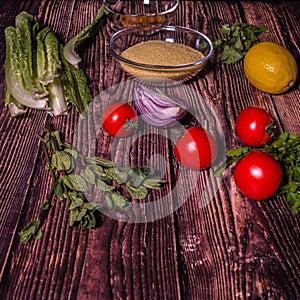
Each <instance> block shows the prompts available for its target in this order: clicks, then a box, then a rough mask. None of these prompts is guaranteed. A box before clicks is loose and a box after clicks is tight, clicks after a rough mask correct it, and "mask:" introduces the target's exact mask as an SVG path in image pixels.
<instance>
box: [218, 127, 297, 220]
mask: <svg viewBox="0 0 300 300" xmlns="http://www.w3.org/2000/svg"><path fill="white" fill-rule="evenodd" d="M254 150H260V151H263V152H265V153H268V154H270V155H271V156H273V157H274V158H275V159H276V160H277V161H278V162H279V163H280V164H281V165H282V167H283V171H284V176H283V182H282V185H281V188H280V190H279V192H278V193H279V194H280V195H285V196H286V201H287V202H288V203H289V204H290V205H291V213H292V214H293V215H295V214H298V213H299V212H300V136H298V135H294V134H291V133H288V132H285V133H282V134H280V135H278V136H277V137H276V139H274V140H273V141H272V142H271V143H269V144H266V145H264V146H263V147H261V148H255V149H254ZM250 151H252V149H251V148H247V147H242V148H236V149H232V150H229V151H228V152H227V159H226V161H225V162H224V163H223V164H222V166H221V167H219V168H218V169H217V170H216V171H215V176H217V177H218V176H221V174H222V172H223V171H224V170H225V169H226V168H228V167H229V166H230V165H232V164H233V163H235V162H237V161H239V160H240V159H241V158H242V157H244V156H245V155H246V154H247V153H249V152H250Z"/></svg>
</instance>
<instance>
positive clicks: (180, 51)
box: [110, 25, 213, 81]
mask: <svg viewBox="0 0 300 300" xmlns="http://www.w3.org/2000/svg"><path fill="white" fill-rule="evenodd" d="M110 51H111V53H112V55H113V56H114V57H115V58H116V59H117V61H118V62H119V63H120V65H121V67H122V69H123V70H124V71H126V72H127V73H129V74H131V75H132V76H133V77H136V78H149V79H150V78H151V79H154V78H164V79H170V80H176V81H186V80H188V79H190V78H191V77H193V76H195V75H196V74H197V73H199V72H200V71H201V70H202V69H203V68H204V66H205V65H206V64H207V62H208V60H209V58H210V56H211V54H212V51H213V44H212V42H211V40H210V39H209V38H208V37H207V36H206V35H204V34H203V33H201V32H198V31H196V30H194V29H190V28H186V27H181V26H156V25H144V26H134V27H128V28H124V29H122V30H120V31H118V32H117V33H115V34H114V35H113V36H112V37H111V39H110Z"/></svg>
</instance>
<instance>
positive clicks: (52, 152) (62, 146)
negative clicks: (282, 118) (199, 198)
mask: <svg viewBox="0 0 300 300" xmlns="http://www.w3.org/2000/svg"><path fill="white" fill-rule="evenodd" d="M40 139H41V140H42V145H43V149H44V154H45V157H46V160H47V164H46V169H47V170H49V172H50V174H51V177H52V187H51V190H50V192H49V194H48V196H47V198H46V200H45V201H44V202H43V203H42V204H41V206H40V216H39V219H38V220H35V221H30V222H29V223H28V224H27V225H26V226H25V228H24V229H23V230H22V231H21V232H20V233H19V235H20V237H21V241H22V242H23V243H27V242H29V241H30V240H31V239H32V238H34V239H39V238H40V237H41V236H42V230H41V226H42V222H43V221H44V219H45V217H46V214H47V212H48V211H49V209H50V207H51V200H52V198H53V196H54V194H55V195H56V196H57V197H58V198H59V199H60V200H61V201H67V202H68V209H69V213H70V226H74V225H77V224H79V225H81V226H82V227H85V228H88V229H90V228H94V227H96V225H97V220H96V216H95V214H96V212H97V210H98V209H100V208H104V209H108V210H112V209H116V208H126V207H130V206H131V201H130V199H129V198H135V199H144V198H146V196H147V195H148V193H149V190H150V189H154V190H159V189H161V187H162V185H163V184H164V183H165V181H164V180H161V179H157V178H154V177H153V176H154V173H155V172H154V170H153V169H152V168H150V167H147V166H146V167H138V166H136V167H134V168H130V167H115V166H114V164H113V162H112V161H111V160H108V159H105V158H102V157H86V156H83V155H82V154H81V153H79V152H78V151H76V150H75V149H73V148H72V146H71V145H70V144H69V143H68V142H65V141H63V140H62V139H61V136H60V134H59V132H58V131H51V132H47V133H46V134H45V136H44V137H43V138H42V137H40ZM77 167H78V168H77ZM77 169H80V171H79V173H77V172H76V171H77ZM93 187H97V189H99V190H100V191H102V192H103V194H104V198H105V205H104V204H103V203H97V204H92V203H90V202H88V201H87V199H86V196H85V195H87V193H89V191H91V190H92V189H93ZM124 189H126V190H127V192H128V194H129V196H130V197H129V198H128V197H126V196H125V195H123V193H122V191H123V190H124ZM104 206H105V207H104Z"/></svg>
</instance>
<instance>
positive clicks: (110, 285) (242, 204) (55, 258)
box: [0, 0, 300, 300]
mask: <svg viewBox="0 0 300 300" xmlns="http://www.w3.org/2000/svg"><path fill="white" fill-rule="evenodd" d="M100 5H101V3H99V2H98V1H96V0H81V1H75V0H74V1H68V0H59V1H58V0H28V1H25V0H23V1H22V0H19V1H12V0H7V1H3V0H2V1H1V5H0V29H1V31H0V41H1V44H0V45H1V51H0V91H1V96H0V100H1V101H0V110H1V114H0V201H1V205H0V237H1V239H0V241H1V242H0V275H1V285H0V288H1V290H0V298H1V299H172V300H173V299H174V300H175V299H288V300H290V299H300V278H299V274H300V264H299V254H300V243H299V240H300V235H299V230H300V226H299V225H300V219H299V216H296V217H295V216H292V215H291V213H290V210H289V205H288V204H287V203H286V202H285V200H284V197H274V198H273V199H271V200H269V201H263V202H253V201H250V200H247V199H246V198H244V197H243V196H242V195H241V194H240V193H239V192H238V191H237V189H236V187H235V185H234V183H233V180H232V176H231V173H230V171H228V172H227V173H226V174H225V176H224V177H223V179H222V182H221V186H220V188H219V190H218V191H217V193H216V195H215V197H214V198H213V200H212V201H210V202H209V203H208V205H206V206H204V207H200V206H199V203H198V201H197V200H198V199H199V197H200V196H201V195H200V194H201V186H202V185H204V184H207V180H210V178H208V177H207V172H203V173H201V175H199V176H198V177H197V176H196V175H195V173H193V171H187V173H186V174H187V176H188V177H186V179H182V180H183V183H182V186H183V191H184V186H185V185H189V184H190V185H193V184H195V182H193V180H199V182H198V183H197V182H196V184H197V186H198V188H196V189H195V190H194V192H193V193H192V195H191V197H190V198H189V199H188V201H186V202H185V203H184V204H183V205H182V206H181V207H180V208H179V209H177V210H176V211H175V212H174V213H172V214H171V215H168V216H167V217H165V218H162V219H160V220H157V221H153V222H148V223H140V224H135V223H125V222H120V221H117V220H115V219H113V218H110V217H107V216H105V215H102V216H101V225H100V226H99V227H98V228H96V229H93V230H90V231H88V230H86V229H82V228H80V227H73V228H72V227H69V225H68V222H69V219H68V209H67V207H66V203H63V202H62V203H61V202H59V201H58V200H57V199H56V200H55V201H54V202H53V203H54V205H53V207H52V208H51V210H50V213H49V218H48V219H47V221H46V223H45V224H44V226H43V231H44V235H43V237H42V239H40V240H39V241H37V242H36V241H33V242H30V243H28V244H26V245H23V244H21V243H20V239H19V236H18V232H19V231H20V230H21V229H22V228H23V226H24V225H25V224H26V223H27V222H28V221H29V220H31V219H34V218H36V217H37V215H38V209H39V205H40V203H41V202H42V201H43V199H44V198H45V197H46V195H47V192H48V190H49V187H50V184H51V179H50V176H49V174H48V173H47V171H46V170H45V169H44V165H45V161H44V156H43V152H42V148H41V143H40V141H39V140H38V138H37V137H36V134H40V135H41V134H42V133H43V129H44V126H45V124H46V121H47V120H48V121H49V120H50V119H51V117H50V116H49V115H47V114H46V113H44V112H40V111H34V110H30V111H29V112H28V113H27V114H26V115H25V116H22V117H19V118H11V117H10V115H9V113H8V111H7V109H6V107H4V104H3V98H4V93H3V90H4V68H3V66H4V60H5V41H4V32H3V30H4V28H5V27H6V26H8V25H13V24H14V18H15V16H16V15H17V14H18V13H19V12H20V11H23V10H25V11H28V12H30V13H31V14H33V15H35V16H37V18H38V20H39V21H40V22H41V23H42V24H44V25H49V26H51V28H52V29H53V30H54V31H55V33H56V34H57V35H58V37H59V38H60V39H61V41H63V42H66V41H67V40H68V39H69V38H71V37H73V36H74V35H75V34H76V33H77V32H79V30H80V29H82V28H83V27H84V26H85V25H87V24H88V23H89V22H90V21H91V19H92V17H93V16H94V15H95V13H96V12H97V10H98V9H99V7H100ZM299 19H300V11H299V2H298V1H255V2H254V1H181V3H180V7H179V9H178V11H177V13H176V16H175V19H174V21H173V23H174V24H179V25H183V26H187V27H191V28H194V29H197V30H200V31H202V32H204V33H206V34H207V35H208V36H209V37H211V39H212V40H217V39H218V38H220V34H219V32H218V28H219V26H220V25H222V24H224V23H229V24H232V23H234V22H236V21H240V22H241V21H242V22H248V23H251V24H254V25H266V26H267V27H268V28H269V29H270V31H271V32H270V33H269V34H268V35H262V36H261V39H263V40H271V41H274V42H278V43H280V44H282V45H283V46H285V47H286V48H288V49H289V50H290V51H291V53H292V54H293V55H294V56H295V57H296V59H297V62H298V65H299V32H300V26H299ZM111 34H112V28H111V27H110V25H109V24H108V25H107V26H106V27H104V28H103V29H102V30H101V31H100V32H99V34H97V35H96V36H95V37H94V38H92V39H91V40H90V41H89V42H88V43H87V44H86V46H85V47H83V48H81V49H80V50H79V51H80V54H81V56H82V59H83V62H82V65H81V67H82V68H83V69H84V70H85V72H86V74H87V76H88V80H89V84H90V87H91V89H92V92H93V95H98V94H99V93H100V92H101V91H103V90H105V89H107V88H109V87H111V86H113V85H115V84H118V83H120V82H123V81H125V80H127V79H130V76H129V75H127V74H125V73H124V72H122V71H121V70H120V68H119V65H118V64H117V63H116V61H115V60H114V58H112V56H111V54H110V52H109V47H108V42H109V38H110V36H111ZM186 85H188V86H189V87H190V88H192V89H194V90H195V91H197V92H198V93H199V94H200V95H202V96H203V97H204V98H205V100H206V101H207V103H208V105H211V106H212V107H213V108H214V110H215V112H216V114H217V117H218V119H219V120H220V122H221V124H222V126H223V130H224V135H225V138H226V147H227V148H228V149H230V148H232V147H235V146H239V143H238V141H237V139H236V136H235V134H234V121H235V119H236V116H237V114H238V113H239V112H240V111H241V110H242V109H243V108H244V107H247V106H250V105H260V106H262V107H264V108H266V109H267V110H268V111H269V112H270V113H271V114H272V115H273V116H274V117H275V118H276V119H277V120H278V122H279V127H280V130H282V131H289V132H291V133H294V134H300V125H299V119H300V118H299V117H300V110H299V108H300V101H299V99H300V97H299V96H300V92H299V84H298V83H297V84H296V85H295V87H294V88H293V89H292V90H290V91H289V92H288V93H285V94H283V95H277V96H272V95H268V94H265V93H263V92H260V91H258V90H256V89H255V88H254V87H252V86H251V85H250V84H249V83H248V82H247V81H246V79H245V76H244V73H243V68H242V63H237V64H235V65H230V66H226V65H224V64H222V63H221V62H220V60H219V59H218V58H217V56H216V53H215V54H214V55H213V56H212V58H211V60H210V62H209V64H208V66H207V68H206V69H205V70H204V71H203V72H202V73H201V76H198V77H196V78H194V79H192V80H190V81H188V82H187V83H186ZM103 105H105V103H104V104H103ZM192 105H193V104H192ZM194 105H195V109H196V110H197V109H198V106H197V105H198V104H194ZM77 122H78V114H77V113H76V111H75V110H74V109H72V110H71V111H70V113H69V114H68V115H65V116H61V117H56V118H52V119H51V123H52V125H53V126H54V127H55V128H56V129H58V130H60V131H61V132H62V133H63V134H64V135H65V137H66V139H67V140H69V141H72V138H73V134H74V128H75V127H76V124H77ZM112 142H113V140H112V139H110V138H108V137H103V140H102V141H101V143H100V145H101V147H102V149H101V153H102V154H104V155H105V154H108V153H109V145H111V143H112ZM143 145H152V147H154V148H155V149H156V148H160V152H161V153H163V154H166V155H169V153H170V152H171V149H169V147H170V145H169V144H168V143H165V144H163V145H162V144H161V143H160V140H159V138H158V137H155V136H154V137H153V140H151V141H148V140H143V139H142V140H141V141H139V142H138V144H137V147H136V149H135V151H136V152H134V159H135V160H136V161H137V162H143V163H145V162H146V159H145V158H141V157H140V155H141V151H140V150H139V146H140V147H142V146H143ZM153 145H154V146H153ZM117 147H122V142H118V143H117ZM145 149H146V150H145V152H144V154H145V157H147V154H149V153H150V151H152V150H153V149H152V150H151V149H149V147H145ZM155 149H154V150H155ZM176 167H178V165H177V164H176V162H175V160H174V157H173V156H172V155H171V154H170V165H169V168H168V173H167V178H168V179H169V180H170V181H171V179H172V176H174V174H176ZM210 186H211V190H214V189H215V188H216V186H215V183H214V181H212V182H211V184H210ZM177 192H178V193H180V192H182V191H177ZM155 195H156V194H155V193H154V196H155ZM158 209H159V208H158Z"/></svg>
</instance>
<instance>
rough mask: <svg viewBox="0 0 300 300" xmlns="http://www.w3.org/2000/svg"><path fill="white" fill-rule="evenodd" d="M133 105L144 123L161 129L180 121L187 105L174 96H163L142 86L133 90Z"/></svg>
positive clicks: (159, 92) (158, 91) (157, 91)
mask: <svg viewBox="0 0 300 300" xmlns="http://www.w3.org/2000/svg"><path fill="white" fill-rule="evenodd" d="M134 96H135V99H134V100H135V105H136V107H137V109H138V110H139V112H140V115H141V117H142V118H143V119H144V121H145V122H146V123H148V124H150V125H154V126H157V127H163V126H167V125H171V124H172V123H174V122H175V121H178V122H179V121H180V120H181V119H182V118H183V117H184V116H185V114H186V113H187V109H188V105H187V103H186V102H185V101H183V100H182V99H180V98H177V97H175V96H171V95H166V94H163V93H162V92H161V91H160V90H158V89H157V90H156V91H153V90H150V89H148V88H146V87H144V86H136V87H135V88H134Z"/></svg>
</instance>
